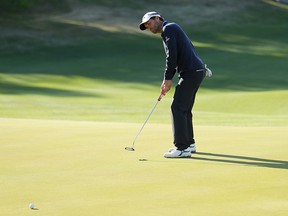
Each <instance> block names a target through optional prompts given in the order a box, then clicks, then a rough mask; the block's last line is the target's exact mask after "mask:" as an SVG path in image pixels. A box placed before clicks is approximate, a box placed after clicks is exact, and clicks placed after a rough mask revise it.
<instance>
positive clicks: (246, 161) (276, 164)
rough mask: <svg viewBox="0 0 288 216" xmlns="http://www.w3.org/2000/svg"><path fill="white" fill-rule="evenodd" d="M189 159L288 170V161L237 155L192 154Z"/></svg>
mask: <svg viewBox="0 0 288 216" xmlns="http://www.w3.org/2000/svg"><path fill="white" fill-rule="evenodd" d="M198 156H206V157H198ZM208 156H209V157H208ZM191 159H194V160H203V161H214V162H222V163H231V164H241V165H249V166H258V167H266V168H276V169H288V161H283V160H272V159H264V158H256V157H247V156H238V155H227V154H215V153H206V152H197V153H195V154H193V156H192V158H191Z"/></svg>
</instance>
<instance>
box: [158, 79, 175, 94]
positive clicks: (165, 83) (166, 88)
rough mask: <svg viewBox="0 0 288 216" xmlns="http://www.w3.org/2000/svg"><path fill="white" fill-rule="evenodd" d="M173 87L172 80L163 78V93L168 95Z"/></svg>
mask: <svg viewBox="0 0 288 216" xmlns="http://www.w3.org/2000/svg"><path fill="white" fill-rule="evenodd" d="M171 87H172V80H163V83H162V85H161V88H160V90H161V94H162V95H166V93H167V92H168V91H169V90H170V89H171Z"/></svg>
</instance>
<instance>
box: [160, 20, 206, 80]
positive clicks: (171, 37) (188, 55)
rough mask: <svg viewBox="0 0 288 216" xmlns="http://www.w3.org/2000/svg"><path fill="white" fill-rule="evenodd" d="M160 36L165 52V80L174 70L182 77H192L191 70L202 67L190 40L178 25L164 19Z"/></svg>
mask: <svg viewBox="0 0 288 216" xmlns="http://www.w3.org/2000/svg"><path fill="white" fill-rule="evenodd" d="M161 37H162V39H163V45H164V49H165V52H166V69H165V74H164V78H165V79H166V80H172V78H173V77H174V75H175V73H176V71H177V72H178V73H179V77H183V78H184V77H192V76H193V72H195V71H196V70H198V69H202V68H203V62H202V60H201V59H200V58H199V57H198V55H197V53H196V52H195V49H194V46H193V44H192V42H191V41H190V39H189V38H188V36H187V35H186V34H185V32H184V31H183V30H182V29H181V27H180V26H179V25H177V24H176V23H168V22H167V21H165V22H164V23H163V32H162V34H161Z"/></svg>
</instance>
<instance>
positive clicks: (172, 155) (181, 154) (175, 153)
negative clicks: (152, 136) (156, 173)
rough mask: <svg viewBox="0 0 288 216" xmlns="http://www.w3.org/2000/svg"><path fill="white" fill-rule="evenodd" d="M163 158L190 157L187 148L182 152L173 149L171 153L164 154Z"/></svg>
mask: <svg viewBox="0 0 288 216" xmlns="http://www.w3.org/2000/svg"><path fill="white" fill-rule="evenodd" d="M163 156H164V157H165V158H188V157H191V152H190V150H189V147H188V148H187V149H184V150H178V149H175V148H174V149H173V150H172V151H169V152H166V153H164V155H163Z"/></svg>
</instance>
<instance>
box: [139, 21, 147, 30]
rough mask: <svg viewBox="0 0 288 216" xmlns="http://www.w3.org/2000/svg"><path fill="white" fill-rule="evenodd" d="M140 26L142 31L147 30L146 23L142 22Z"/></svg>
mask: <svg viewBox="0 0 288 216" xmlns="http://www.w3.org/2000/svg"><path fill="white" fill-rule="evenodd" d="M139 28H140V30H142V31H144V30H146V27H145V23H140V25H139Z"/></svg>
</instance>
